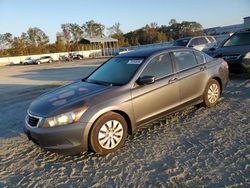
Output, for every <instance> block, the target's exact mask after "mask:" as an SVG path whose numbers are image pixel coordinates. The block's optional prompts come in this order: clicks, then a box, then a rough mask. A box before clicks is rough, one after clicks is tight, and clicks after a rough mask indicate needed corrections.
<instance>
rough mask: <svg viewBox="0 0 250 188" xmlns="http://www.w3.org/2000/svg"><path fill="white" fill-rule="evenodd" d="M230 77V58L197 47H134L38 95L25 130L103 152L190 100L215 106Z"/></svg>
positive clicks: (54, 146)
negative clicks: (86, 75) (68, 82)
mask: <svg viewBox="0 0 250 188" xmlns="http://www.w3.org/2000/svg"><path fill="white" fill-rule="evenodd" d="M227 82H228V65H227V63H226V62H225V61H224V60H223V59H214V58H212V57H210V56H208V55H206V54H204V53H202V52H200V51H197V50H195V49H190V48H181V47H170V48H153V49H144V50H136V51H131V52H128V53H125V54H121V55H118V56H116V57H113V58H111V59H110V60H108V61H107V62H106V63H104V64H103V65H102V66H100V67H99V68H98V69H97V70H95V71H94V72H93V73H92V74H90V75H89V76H88V77H87V78H84V79H82V80H81V81H78V82H74V83H72V84H69V85H66V86H64V87H60V88H58V89H56V90H54V91H52V92H49V93H47V94H44V95H42V96H41V97H39V98H38V99H36V100H34V101H33V102H32V103H31V105H30V107H29V109H28V114H27V117H26V124H25V126H24V131H25V133H26V134H27V136H28V138H29V139H30V140H32V141H33V142H34V143H36V144H37V145H39V146H41V147H43V148H45V149H48V150H53V151H57V152H64V153H67V154H75V153H80V152H83V151H86V150H93V151H95V152H96V153H98V154H101V155H105V154H107V153H110V152H113V151H116V150H117V149H119V148H121V147H122V146H123V145H124V142H125V140H126V138H127V135H128V134H132V133H134V132H135V131H136V130H137V129H138V128H140V127H141V126H142V125H144V124H148V122H150V121H153V120H155V119H157V118H160V117H162V116H165V115H166V114H170V113H173V112H175V111H178V110H180V109H183V108H184V107H186V106H189V105H196V104H200V103H202V104H204V105H205V106H207V107H212V106H214V105H216V103H217V102H218V99H219V98H220V96H221V93H222V90H223V89H224V88H225V86H226V84H227Z"/></svg>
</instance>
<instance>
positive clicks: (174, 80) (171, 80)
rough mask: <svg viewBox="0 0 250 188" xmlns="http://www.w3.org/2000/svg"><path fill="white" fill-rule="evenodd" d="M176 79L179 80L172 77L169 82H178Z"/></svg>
mask: <svg viewBox="0 0 250 188" xmlns="http://www.w3.org/2000/svg"><path fill="white" fill-rule="evenodd" d="M176 80H177V78H171V79H170V80H169V81H168V83H169V84H171V83H174V82H176Z"/></svg>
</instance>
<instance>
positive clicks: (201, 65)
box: [172, 50, 207, 103]
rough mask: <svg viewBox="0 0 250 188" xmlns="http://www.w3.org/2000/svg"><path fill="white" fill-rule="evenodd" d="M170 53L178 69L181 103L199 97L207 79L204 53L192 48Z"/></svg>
mask: <svg viewBox="0 0 250 188" xmlns="http://www.w3.org/2000/svg"><path fill="white" fill-rule="evenodd" d="M172 55H173V59H174V61H175V63H176V66H177V70H178V78H179V85H180V98H181V103H186V102H189V101H192V100H196V99H198V98H200V97H201V96H202V95H203V91H204V87H205V85H206V81H207V69H206V64H205V62H206V61H205V58H204V55H203V54H202V53H200V52H196V51H193V50H181V51H175V52H173V53H172Z"/></svg>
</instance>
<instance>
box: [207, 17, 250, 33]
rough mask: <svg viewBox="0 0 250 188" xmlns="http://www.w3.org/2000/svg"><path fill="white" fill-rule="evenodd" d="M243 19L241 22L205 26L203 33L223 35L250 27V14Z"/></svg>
mask: <svg viewBox="0 0 250 188" xmlns="http://www.w3.org/2000/svg"><path fill="white" fill-rule="evenodd" d="M243 19H244V23H243V24H236V25H229V26H221V27H212V28H207V29H204V33H206V34H207V35H223V34H230V33H234V32H237V31H240V30H243V29H250V16H249V17H245V18H243Z"/></svg>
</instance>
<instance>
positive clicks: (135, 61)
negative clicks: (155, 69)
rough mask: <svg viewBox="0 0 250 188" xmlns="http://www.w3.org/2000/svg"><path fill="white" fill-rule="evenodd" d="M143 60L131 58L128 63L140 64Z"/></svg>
mask: <svg viewBox="0 0 250 188" xmlns="http://www.w3.org/2000/svg"><path fill="white" fill-rule="evenodd" d="M142 62H143V59H132V60H129V61H128V63H127V64H130V65H140V64H141V63H142Z"/></svg>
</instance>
